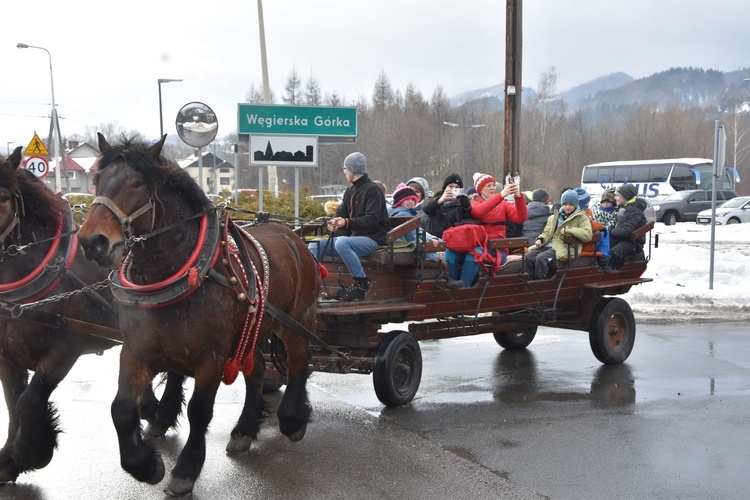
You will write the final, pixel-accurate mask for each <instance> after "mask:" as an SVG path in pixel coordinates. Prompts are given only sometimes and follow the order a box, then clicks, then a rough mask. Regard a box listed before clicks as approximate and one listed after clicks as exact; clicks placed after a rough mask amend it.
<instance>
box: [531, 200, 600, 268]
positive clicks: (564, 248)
mask: <svg viewBox="0 0 750 500" xmlns="http://www.w3.org/2000/svg"><path fill="white" fill-rule="evenodd" d="M559 216H560V211H559V210H555V212H554V213H553V214H552V215H550V216H549V218H548V219H547V224H546V225H545V226H544V231H542V234H540V235H539V238H538V239H540V240H542V244H543V245H546V244H548V243H549V244H551V245H552V248H554V249H555V257H556V258H557V260H560V259H567V258H568V245H566V244H565V243H563V240H562V235H561V234H560V229H562V228H563V227H564V228H565V234H569V235H571V236H575V237H576V238H578V239H579V240H581V241H583V242H586V241H591V237H592V234H593V233H592V232H591V221H590V220H589V218H588V215H586V212H584V211H583V210H581V209H580V208H576V210H575V212H573V213H572V214H570V215H569V216H568V218H567V219H565V220H564V221H563V223H562V224H560V225H558V219H559ZM581 246H582V245H580V244H578V245H577V247H578V248H577V249H576V250H575V253H574V252H573V251H571V252H570V255H571V256H573V255H578V254H579V253H581Z"/></svg>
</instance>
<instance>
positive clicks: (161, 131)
mask: <svg viewBox="0 0 750 500" xmlns="http://www.w3.org/2000/svg"><path fill="white" fill-rule="evenodd" d="M181 81H182V80H175V79H174V78H159V79H158V80H157V82H158V85H159V140H161V138H162V137H164V118H163V117H162V114H161V84H162V83H169V82H181Z"/></svg>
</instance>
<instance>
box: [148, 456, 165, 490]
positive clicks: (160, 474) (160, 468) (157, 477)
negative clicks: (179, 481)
mask: <svg viewBox="0 0 750 500" xmlns="http://www.w3.org/2000/svg"><path fill="white" fill-rule="evenodd" d="M164 473H165V469H164V460H162V459H161V457H160V456H159V455H156V470H155V471H154V475H153V476H151V479H149V480H148V481H147V483H148V484H159V483H160V482H161V480H162V479H164Z"/></svg>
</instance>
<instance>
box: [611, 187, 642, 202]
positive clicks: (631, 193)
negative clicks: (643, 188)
mask: <svg viewBox="0 0 750 500" xmlns="http://www.w3.org/2000/svg"><path fill="white" fill-rule="evenodd" d="M615 194H619V195H620V196H622V197H623V198H624V199H625V200H627V201H630V200H632V199H633V198H635V196H636V195H637V194H638V188H637V187H635V186H634V185H632V184H623V185H622V186H620V187H618V188H617V191H615Z"/></svg>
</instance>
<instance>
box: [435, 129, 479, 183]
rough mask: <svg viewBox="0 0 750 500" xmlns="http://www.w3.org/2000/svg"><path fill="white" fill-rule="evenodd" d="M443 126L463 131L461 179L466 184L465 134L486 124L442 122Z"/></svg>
mask: <svg viewBox="0 0 750 500" xmlns="http://www.w3.org/2000/svg"><path fill="white" fill-rule="evenodd" d="M443 125H448V126H449V127H454V128H455V127H458V128H461V129H463V131H464V139H463V146H462V149H463V153H462V155H461V179H463V181H464V183H466V182H467V181H466V179H467V178H466V159H467V156H468V149H467V148H466V134H467V132H468V131H469V130H472V129H475V128H480V127H485V126H486V124H484V123H480V124H471V125H460V124H458V123H451V122H443Z"/></svg>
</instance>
